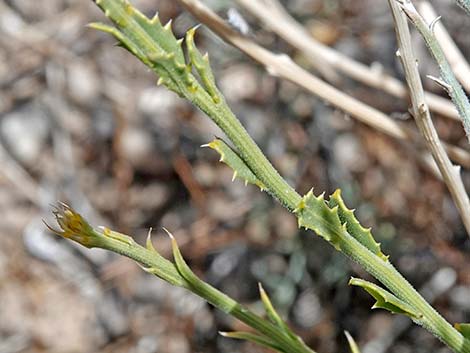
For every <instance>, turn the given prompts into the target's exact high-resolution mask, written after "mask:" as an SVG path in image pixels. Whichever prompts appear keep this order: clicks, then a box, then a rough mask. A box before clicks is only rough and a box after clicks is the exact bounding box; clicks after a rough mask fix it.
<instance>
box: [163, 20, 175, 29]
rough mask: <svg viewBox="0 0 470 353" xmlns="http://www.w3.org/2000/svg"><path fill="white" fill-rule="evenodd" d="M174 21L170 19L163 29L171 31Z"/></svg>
mask: <svg viewBox="0 0 470 353" xmlns="http://www.w3.org/2000/svg"><path fill="white" fill-rule="evenodd" d="M172 22H173V20H172V19H171V18H170V20H169V21H168V22H167V23H166V25H164V26H163V29H164V30H166V31H171V23H172Z"/></svg>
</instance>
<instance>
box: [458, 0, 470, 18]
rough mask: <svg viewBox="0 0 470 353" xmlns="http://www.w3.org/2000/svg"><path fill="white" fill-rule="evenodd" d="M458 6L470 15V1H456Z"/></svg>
mask: <svg viewBox="0 0 470 353" xmlns="http://www.w3.org/2000/svg"><path fill="white" fill-rule="evenodd" d="M456 1H457V4H458V5H459V6H460V7H461V8H462V9H464V10H465V11H466V12H467V14H469V15H470V0H456Z"/></svg>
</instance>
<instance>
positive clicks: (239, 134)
mask: <svg viewBox="0 0 470 353" xmlns="http://www.w3.org/2000/svg"><path fill="white" fill-rule="evenodd" d="M191 100H192V102H193V103H194V104H195V105H196V106H197V107H199V108H200V109H201V110H202V111H203V112H205V113H206V114H207V115H208V116H209V117H210V118H211V120H212V121H213V122H214V123H216V124H217V126H219V127H220V129H221V130H222V131H223V132H224V133H225V134H226V135H227V137H228V138H229V139H230V141H232V143H233V144H234V146H235V147H236V150H237V152H238V153H239V155H240V157H241V158H242V159H243V160H244V162H245V163H246V164H247V165H248V167H249V168H250V169H251V170H252V172H253V173H254V174H255V175H256V177H257V178H258V179H259V180H261V181H262V182H263V184H264V185H265V186H266V190H267V191H268V192H269V193H270V194H271V195H273V196H274V197H275V198H276V199H278V200H279V201H280V202H281V204H282V205H284V206H285V207H286V208H287V209H289V210H290V211H293V210H294V209H295V208H296V207H297V206H298V205H299V202H300V201H301V199H302V198H301V196H300V195H299V194H298V193H297V192H296V191H295V190H294V189H293V188H292V186H290V185H289V184H288V183H287V182H286V181H285V180H284V179H283V178H282V177H281V176H280V174H279V173H278V171H277V170H276V169H275V168H274V167H273V165H272V164H271V162H269V160H268V159H267V158H266V156H265V155H264V154H263V152H262V151H261V150H260V148H259V147H258V145H257V144H256V143H255V142H254V141H253V139H252V138H251V136H250V135H249V134H248V132H247V131H246V129H245V128H244V127H243V125H242V124H241V123H240V121H239V120H238V119H237V117H236V116H235V115H234V114H233V113H232V111H231V110H230V108H229V107H228V106H227V104H226V103H225V101H224V100H222V101H221V102H220V103H219V104H214V103H213V102H212V101H211V100H208V99H207V94H206V93H205V92H196V94H195V96H193V97H191Z"/></svg>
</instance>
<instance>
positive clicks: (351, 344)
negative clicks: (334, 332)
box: [344, 331, 361, 353]
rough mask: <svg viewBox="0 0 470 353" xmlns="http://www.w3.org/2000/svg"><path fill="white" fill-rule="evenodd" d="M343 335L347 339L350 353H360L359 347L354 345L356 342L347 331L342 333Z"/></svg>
mask: <svg viewBox="0 0 470 353" xmlns="http://www.w3.org/2000/svg"><path fill="white" fill-rule="evenodd" d="M344 335H345V336H346V338H347V339H348V343H349V349H350V350H351V353H361V351H360V349H359V347H358V346H357V344H356V341H355V340H354V338H353V337H352V336H351V334H350V333H349V332H348V331H344Z"/></svg>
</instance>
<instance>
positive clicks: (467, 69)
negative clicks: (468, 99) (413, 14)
mask: <svg viewBox="0 0 470 353" xmlns="http://www.w3.org/2000/svg"><path fill="white" fill-rule="evenodd" d="M418 8H419V11H420V12H421V15H422V16H423V17H424V19H425V20H426V21H427V22H428V23H432V22H433V21H434V20H436V19H437V18H438V16H437V14H436V11H434V8H433V7H432V5H431V4H430V3H429V2H428V1H423V2H421V3H419V4H418ZM434 35H435V36H436V39H437V41H438V42H439V44H440V45H441V47H442V50H443V51H444V55H445V56H446V58H447V61H448V62H449V64H450V66H451V67H452V70H453V71H454V74H455V77H457V79H458V80H459V81H460V83H461V84H462V86H463V87H464V88H465V89H466V90H467V92H470V65H469V64H468V62H467V60H466V59H465V57H464V56H463V54H462V52H461V51H460V49H459V48H458V47H457V45H456V44H455V42H454V40H453V39H452V37H451V36H450V35H449V33H448V32H447V30H446V29H445V27H444V25H443V24H442V22H441V21H437V22H436V23H435V24H434Z"/></svg>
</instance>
